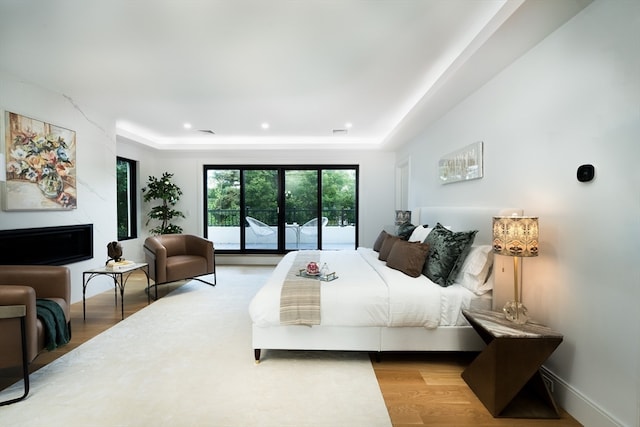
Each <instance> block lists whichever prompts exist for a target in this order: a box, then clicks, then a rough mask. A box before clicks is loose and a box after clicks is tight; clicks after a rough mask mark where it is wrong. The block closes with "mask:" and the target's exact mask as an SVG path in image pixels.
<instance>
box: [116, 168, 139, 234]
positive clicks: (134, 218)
mask: <svg viewBox="0 0 640 427" xmlns="http://www.w3.org/2000/svg"><path fill="white" fill-rule="evenodd" d="M119 163H126V164H127V165H128V169H129V173H128V177H127V187H128V196H129V197H127V207H128V210H127V213H128V215H127V217H128V221H129V227H127V230H128V233H127V235H121V234H120V214H119V207H120V206H119V204H120V198H119V197H118V196H119V191H118V173H117V168H118V164H119ZM137 170H138V162H137V161H135V160H132V159H127V158H126V157H120V156H116V233H117V235H118V240H119V241H121V240H131V239H136V238H138V197H137V195H138V184H137V176H138V173H137Z"/></svg>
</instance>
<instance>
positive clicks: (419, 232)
mask: <svg viewBox="0 0 640 427" xmlns="http://www.w3.org/2000/svg"><path fill="white" fill-rule="evenodd" d="M431 230H433V228H429V227H428V226H427V227H425V226H424V225H419V226H417V227H416V228H414V230H413V232H411V236H409V241H410V242H420V243H424V241H425V239H426V238H427V236H428V235H429V233H431Z"/></svg>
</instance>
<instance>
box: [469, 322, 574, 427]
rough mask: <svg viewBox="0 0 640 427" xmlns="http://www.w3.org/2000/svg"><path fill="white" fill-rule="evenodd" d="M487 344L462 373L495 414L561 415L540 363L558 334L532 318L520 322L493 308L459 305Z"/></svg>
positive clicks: (547, 354) (543, 416)
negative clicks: (474, 308)
mask: <svg viewBox="0 0 640 427" xmlns="http://www.w3.org/2000/svg"><path fill="white" fill-rule="evenodd" d="M462 314H463V315H464V317H466V318H467V320H468V321H469V323H470V324H471V326H472V327H473V329H474V330H475V331H476V332H477V333H478V334H479V335H480V337H481V338H482V339H483V340H484V342H485V343H487V347H486V348H485V349H484V350H483V351H482V353H480V354H479V355H478V357H476V358H475V359H474V360H473V362H471V364H470V365H469V366H468V367H467V369H465V370H464V372H463V373H462V378H463V379H464V380H465V381H466V383H467V384H468V385H469V387H470V388H471V390H473V392H474V393H475V394H476V396H478V399H480V401H481V402H482V403H483V404H484V406H485V407H486V408H487V409H488V410H489V412H490V413H491V415H493V416H494V417H505V418H559V417H560V415H559V413H558V407H557V406H556V404H555V402H554V400H553V397H552V396H551V393H549V390H547V387H546V386H545V384H544V381H543V380H542V375H541V374H540V371H539V369H540V366H542V364H543V363H544V361H545V360H547V358H548V357H549V356H550V355H551V353H553V352H554V350H555V349H556V348H557V347H558V345H560V343H561V342H562V335H561V334H559V333H557V332H555V331H553V330H552V329H550V328H547V327H546V326H542V325H539V324H535V323H526V324H524V325H519V324H516V323H513V322H511V321H509V320H507V319H505V317H504V314H502V313H497V312H494V311H479V310H478V311H471V310H462Z"/></svg>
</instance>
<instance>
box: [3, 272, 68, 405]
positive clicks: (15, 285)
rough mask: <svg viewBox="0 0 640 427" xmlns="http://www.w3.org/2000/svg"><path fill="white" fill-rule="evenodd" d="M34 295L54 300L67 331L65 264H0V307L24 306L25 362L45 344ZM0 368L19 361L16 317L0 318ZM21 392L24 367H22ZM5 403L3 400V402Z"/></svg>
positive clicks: (29, 360) (18, 323) (26, 373)
mask: <svg viewBox="0 0 640 427" xmlns="http://www.w3.org/2000/svg"><path fill="white" fill-rule="evenodd" d="M36 298H46V299H50V300H52V301H55V302H56V303H58V305H60V307H62V310H63V311H64V315H65V319H66V321H67V325H68V326H69V331H71V274H70V272H69V269H68V268H67V267H62V266H47V265H28V266H27V265H0V307H1V306H25V307H26V316H25V317H24V321H25V322H24V328H25V337H26V358H25V359H24V362H25V363H27V364H28V363H31V362H32V361H33V360H34V359H35V358H36V356H38V354H39V353H40V352H41V351H42V350H44V349H45V347H46V336H45V327H44V325H43V323H42V321H41V320H40V319H39V318H38V317H37V313H36V310H37V309H36ZM0 348H2V351H0V368H6V367H10V366H19V365H21V364H22V363H23V354H22V336H21V325H20V319H19V318H3V319H0ZM24 380H25V394H24V396H23V397H22V398H20V399H16V400H15V401H17V400H21V399H23V398H24V397H26V395H27V393H28V391H29V386H28V380H29V377H28V371H25V378H24ZM5 403H6V402H5Z"/></svg>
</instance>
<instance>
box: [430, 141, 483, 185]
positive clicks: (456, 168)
mask: <svg viewBox="0 0 640 427" xmlns="http://www.w3.org/2000/svg"><path fill="white" fill-rule="evenodd" d="M482 151H483V145H482V142H476V143H473V144H470V145H467V146H466V147H463V148H461V149H459V150H456V151H454V152H452V153H449V154H447V155H445V156H443V157H442V158H441V159H440V161H439V163H438V167H439V171H440V181H441V182H442V183H443V184H451V183H453V182H460V181H469V180H471V179H480V178H482V176H483V174H484V172H483V167H482V155H483V152H482Z"/></svg>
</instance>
